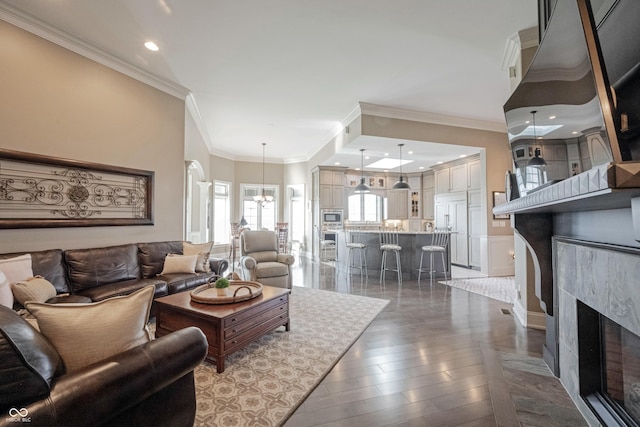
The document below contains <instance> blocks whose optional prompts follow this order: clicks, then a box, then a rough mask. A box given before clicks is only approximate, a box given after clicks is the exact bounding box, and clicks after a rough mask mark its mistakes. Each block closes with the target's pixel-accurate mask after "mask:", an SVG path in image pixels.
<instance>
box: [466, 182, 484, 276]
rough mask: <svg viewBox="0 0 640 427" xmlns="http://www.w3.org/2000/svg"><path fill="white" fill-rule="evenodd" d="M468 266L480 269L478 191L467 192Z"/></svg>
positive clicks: (480, 203)
mask: <svg viewBox="0 0 640 427" xmlns="http://www.w3.org/2000/svg"><path fill="white" fill-rule="evenodd" d="M468 195H469V265H470V266H471V267H478V268H480V265H481V264H480V236H481V235H482V210H481V205H482V200H481V197H482V196H481V193H480V190H473V191H469V193H468Z"/></svg>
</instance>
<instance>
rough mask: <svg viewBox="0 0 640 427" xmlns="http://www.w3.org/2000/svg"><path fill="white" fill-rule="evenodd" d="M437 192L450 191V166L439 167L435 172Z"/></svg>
mask: <svg viewBox="0 0 640 427" xmlns="http://www.w3.org/2000/svg"><path fill="white" fill-rule="evenodd" d="M434 182H435V189H436V194H445V193H448V192H449V168H444V169H438V170H436V171H435V172H434Z"/></svg>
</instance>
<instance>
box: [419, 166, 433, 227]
mask: <svg viewBox="0 0 640 427" xmlns="http://www.w3.org/2000/svg"><path fill="white" fill-rule="evenodd" d="M434 195H435V189H434V175H433V173H429V174H425V175H423V177H422V219H433V215H434V212H433V196H434Z"/></svg>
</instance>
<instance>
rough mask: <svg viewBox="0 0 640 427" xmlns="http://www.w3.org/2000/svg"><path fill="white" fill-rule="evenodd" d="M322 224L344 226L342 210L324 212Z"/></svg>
mask: <svg viewBox="0 0 640 427" xmlns="http://www.w3.org/2000/svg"><path fill="white" fill-rule="evenodd" d="M322 224H324V225H342V211H341V210H323V211H322Z"/></svg>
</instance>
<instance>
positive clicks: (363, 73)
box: [0, 0, 537, 172]
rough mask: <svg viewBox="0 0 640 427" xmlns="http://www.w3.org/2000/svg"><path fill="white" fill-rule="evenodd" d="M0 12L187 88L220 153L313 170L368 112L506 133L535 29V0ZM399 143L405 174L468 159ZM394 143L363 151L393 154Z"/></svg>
mask: <svg viewBox="0 0 640 427" xmlns="http://www.w3.org/2000/svg"><path fill="white" fill-rule="evenodd" d="M2 10H4V12H5V14H6V13H10V14H12V15H16V16H19V17H20V18H21V19H25V20H28V21H29V22H31V23H36V25H38V26H41V27H45V28H47V29H48V30H49V31H53V32H55V33H57V34H62V35H63V36H64V37H65V38H67V39H69V40H72V41H73V40H79V41H80V42H81V43H82V44H84V45H85V46H89V47H91V48H93V49H94V50H96V51H98V52H105V53H106V54H108V55H109V56H110V57H112V58H115V59H116V60H120V61H123V62H124V63H126V64H129V65H131V66H133V67H135V68H137V69H140V70H143V71H144V72H146V73H149V74H150V75H152V76H154V77H157V78H159V79H160V80H163V81H168V82H171V83H174V84H176V86H177V87H181V88H184V89H185V90H186V91H187V93H190V94H191V96H190V97H189V101H188V102H191V106H192V107H193V108H192V110H193V111H196V122H197V124H198V125H199V127H200V129H201V131H203V132H204V138H205V141H206V142H207V144H208V145H209V150H210V152H211V153H212V154H216V155H221V156H223V157H227V158H230V159H234V160H251V161H260V160H261V154H262V150H261V149H262V147H261V144H262V143H263V142H266V143H267V146H266V158H267V161H271V162H282V163H291V162H295V161H306V160H309V159H310V158H311V157H312V156H313V155H314V154H316V153H317V152H318V151H319V150H320V149H321V148H322V147H323V146H324V145H326V144H327V143H328V142H329V140H330V139H331V138H332V137H333V136H334V135H335V134H336V133H337V132H339V131H341V129H342V126H343V125H345V124H347V122H346V121H347V119H348V117H353V113H354V111H356V109H357V108H358V105H359V103H360V102H364V103H369V104H375V105H379V106H386V107H390V108H396V109H405V110H411V111H416V112H423V113H428V114H433V115H437V116H438V117H439V118H440V119H442V120H444V121H446V120H447V119H451V120H452V121H456V120H460V119H462V120H468V121H469V123H477V124H479V127H483V128H491V129H499V130H504V129H505V125H504V113H503V111H502V106H503V104H504V102H505V101H506V99H507V98H508V97H509V93H510V88H509V78H508V72H507V71H506V70H505V69H504V68H505V67H504V65H503V63H504V56H505V47H506V45H507V40H508V39H509V38H510V37H512V36H513V35H515V34H516V33H517V32H518V31H520V30H524V29H526V28H529V27H533V26H535V25H536V24H537V2H536V1H535V0H484V1H482V2H480V1H469V0H466V1H463V0H448V1H436V0H397V1H390V0H322V1H321V0H315V1H312V0H271V1H269V2H263V1H257V0H253V1H251V0H236V1H233V0H226V1H224V0H188V1H184V0H182V1H179V0H110V1H104V0H55V1H53V0H52V1H36V0H33V1H25V0H0V12H2ZM0 17H2V14H0ZM148 40H151V41H154V42H155V43H156V44H157V45H158V46H159V48H160V49H159V51H157V52H151V51H149V50H147V49H145V48H144V46H143V44H144V42H145V41H148ZM401 142H403V141H401ZM404 142H405V143H406V144H407V146H406V147H404V148H403V150H405V151H404V152H405V153H407V154H406V155H407V156H412V155H409V154H408V151H414V154H413V156H414V160H416V161H415V162H413V163H412V164H410V165H407V166H406V167H405V171H409V172H410V171H412V168H414V167H415V168H416V169H417V167H418V163H419V164H421V165H426V166H429V165H430V164H434V163H435V162H436V161H437V160H449V159H451V158H455V157H458V156H459V155H461V154H472V153H471V152H469V148H463V147H451V146H447V148H446V150H443V149H442V146H439V147H438V146H432V144H425V143H417V142H411V141H404ZM397 143H398V141H396V140H385V139H381V138H370V139H369V138H367V139H366V140H364V141H363V142H362V143H361V145H362V146H364V147H366V148H367V150H368V152H369V153H370V154H371V155H374V154H375V155H376V156H381V155H383V153H384V152H390V155H392V156H393V155H396V154H397V153H398V151H399V150H398V147H397ZM359 144H360V143H359ZM465 150H466V151H465ZM335 161H340V163H342V165H343V166H348V167H359V166H360V152H359V151H357V150H353V149H352V150H351V151H349V150H348V149H345V151H344V152H340V153H336V156H333V157H331V158H328V159H326V161H325V162H324V163H323V164H333V162H335ZM412 165H413V166H412Z"/></svg>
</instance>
